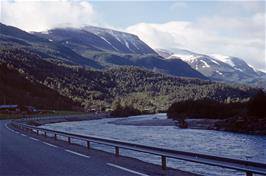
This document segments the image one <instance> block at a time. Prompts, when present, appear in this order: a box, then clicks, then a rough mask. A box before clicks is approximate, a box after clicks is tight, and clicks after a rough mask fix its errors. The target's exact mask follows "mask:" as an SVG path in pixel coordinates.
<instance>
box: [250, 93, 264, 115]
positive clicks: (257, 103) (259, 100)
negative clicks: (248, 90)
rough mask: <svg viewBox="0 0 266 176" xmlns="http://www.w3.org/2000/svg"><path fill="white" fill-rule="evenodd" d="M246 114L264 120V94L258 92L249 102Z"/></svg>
mask: <svg viewBox="0 0 266 176" xmlns="http://www.w3.org/2000/svg"><path fill="white" fill-rule="evenodd" d="M248 114H249V115H250V116H255V117H264V118H266V94H265V92H263V91H259V92H258V93H257V94H256V96H255V97H254V98H252V99H251V100H250V101H249V104H248Z"/></svg>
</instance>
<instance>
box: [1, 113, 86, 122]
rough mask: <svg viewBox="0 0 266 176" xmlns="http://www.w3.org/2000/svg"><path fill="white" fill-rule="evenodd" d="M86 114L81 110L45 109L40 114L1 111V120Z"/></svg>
mask: <svg viewBox="0 0 266 176" xmlns="http://www.w3.org/2000/svg"><path fill="white" fill-rule="evenodd" d="M79 114H85V113H84V112H79V111H45V112H44V113H39V114H1V113H0V120H7V119H20V118H22V117H27V116H28V117H45V116H47V117H50V116H60V115H79Z"/></svg>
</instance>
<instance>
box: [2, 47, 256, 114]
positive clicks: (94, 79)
mask: <svg viewBox="0 0 266 176" xmlns="http://www.w3.org/2000/svg"><path fill="white" fill-rule="evenodd" d="M0 63H1V65H2V67H7V68H9V69H11V70H16V71H17V72H18V73H19V75H18V76H20V77H23V78H25V79H26V80H28V81H30V82H34V83H36V84H37V83H38V84H39V85H42V86H44V87H47V88H49V90H54V91H56V92H58V93H59V94H60V95H61V96H64V97H67V98H69V99H71V100H72V101H73V102H75V103H78V104H81V106H82V107H83V108H84V109H87V110H91V109H96V110H105V109H110V108H112V104H113V103H114V102H117V101H119V102H120V103H121V106H123V107H126V106H132V107H133V108H134V109H138V110H140V111H141V112H143V111H149V112H158V111H165V110H167V109H168V107H169V106H170V105H171V104H172V103H174V102H179V101H184V100H190V99H193V100H198V99H204V98H210V99H212V100H216V101H219V102H224V101H230V102H238V101H245V100H247V99H249V98H250V97H252V96H254V95H255V94H256V93H257V91H258V89H255V88H250V87H247V86H244V85H227V84H223V83H215V82H211V81H208V80H207V81H206V80H204V81H203V80H199V79H190V78H182V77H174V76H169V75H163V74H160V73H156V72H152V71H147V70H145V69H142V68H139V67H133V66H123V67H113V68H110V69H102V70H97V69H93V68H89V67H85V66H80V65H73V64H67V63H65V62H60V61H59V60H54V59H53V58H45V59H44V58H43V57H42V56H41V55H38V54H36V53H35V52H31V51H29V50H25V49H17V48H13V47H7V46H6V47H1V48H0ZM9 77H12V74H10V73H5V74H4V78H5V80H11V78H9ZM0 83H1V85H2V86H3V85H5V84H6V83H5V82H4V81H3V80H2V79H1V82H0ZM19 86H20V85H18V86H17V87H18V88H19ZM43 90H44V89H43ZM12 94H13V92H7V93H5V98H3V96H1V98H0V101H1V102H0V103H1V104H2V103H4V101H6V102H10V100H8V99H11V97H12ZM50 97H51V96H50ZM50 97H49V99H50ZM15 101H16V98H14V97H12V102H14V103H15Z"/></svg>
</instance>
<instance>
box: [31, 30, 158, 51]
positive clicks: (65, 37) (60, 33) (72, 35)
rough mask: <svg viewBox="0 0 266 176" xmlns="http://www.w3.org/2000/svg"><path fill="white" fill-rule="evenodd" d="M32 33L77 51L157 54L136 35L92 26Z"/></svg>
mask: <svg viewBox="0 0 266 176" xmlns="http://www.w3.org/2000/svg"><path fill="white" fill-rule="evenodd" d="M34 34H35V35H38V36H40V37H42V38H46V39H48V40H49V41H51V42H59V43H61V44H64V45H65V46H68V47H70V48H73V49H74V50H79V51H81V50H84V51H87V50H95V51H112V52H119V53H133V54H157V53H156V52H155V51H154V50H153V49H152V48H150V47H149V46H148V45H147V44H146V43H144V42H143V41H142V40H140V39H139V38H138V36H136V35H133V34H129V33H126V32H120V31H115V30H112V29H106V28H100V27H94V26H86V27H82V28H55V29H51V30H48V31H44V32H40V33H34Z"/></svg>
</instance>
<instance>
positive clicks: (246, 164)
mask: <svg viewBox="0 0 266 176" xmlns="http://www.w3.org/2000/svg"><path fill="white" fill-rule="evenodd" d="M11 125H13V126H14V127H16V128H19V129H21V130H25V131H29V132H34V133H36V134H38V135H44V136H45V137H47V136H48V134H50V135H53V137H54V139H55V140H57V139H58V136H63V137H66V138H67V139H68V140H67V141H68V143H71V139H79V140H83V141H86V143H87V148H88V149H89V148H90V143H98V144H104V145H108V146H112V147H114V151H115V156H117V157H118V156H119V150H120V149H128V150H133V151H138V152H143V153H149V154H153V155H157V156H160V157H161V167H162V169H164V170H165V169H167V160H166V159H167V158H174V159H178V160H185V161H190V162H195V163H201V164H207V165H212V166H219V167H222V168H228V169H234V170H238V171H242V172H245V173H246V176H252V175H253V174H262V175H266V163H258V162H253V161H246V160H239V159H232V158H226V157H219V156H212V155H206V154H200V153H192V152H184V151H176V150H170V149H163V148H158V147H152V146H146V145H140V144H134V143H129V142H123V141H118V140H113V139H107V138H99V137H94V136H84V135H78V134H71V133H67V132H61V131H55V130H49V129H44V128H40V127H36V126H31V125H28V124H25V123H23V122H22V121H20V122H18V121H12V122H11Z"/></svg>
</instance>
